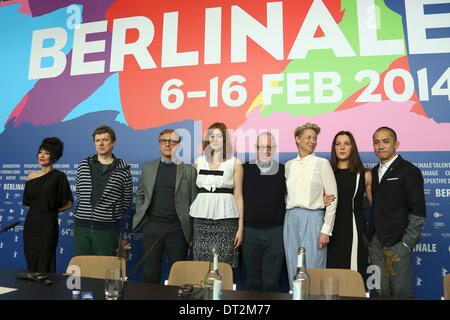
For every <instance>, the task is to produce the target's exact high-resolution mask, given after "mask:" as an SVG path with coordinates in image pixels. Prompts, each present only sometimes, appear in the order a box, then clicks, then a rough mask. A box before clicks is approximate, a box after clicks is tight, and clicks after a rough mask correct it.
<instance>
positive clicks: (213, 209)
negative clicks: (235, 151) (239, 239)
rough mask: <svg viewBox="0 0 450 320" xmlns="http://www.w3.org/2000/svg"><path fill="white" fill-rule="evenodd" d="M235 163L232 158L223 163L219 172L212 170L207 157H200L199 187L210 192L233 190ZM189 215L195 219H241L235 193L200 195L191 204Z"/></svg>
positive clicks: (198, 162)
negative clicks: (219, 189) (220, 189)
mask: <svg viewBox="0 0 450 320" xmlns="http://www.w3.org/2000/svg"><path fill="white" fill-rule="evenodd" d="M234 162H235V158H234V157H231V159H228V160H226V161H224V162H222V163H221V164H220V166H219V168H218V169H217V170H210V168H209V164H208V161H207V160H206V158H205V156H201V157H199V158H198V160H197V182H196V184H197V187H198V188H204V189H206V190H208V191H215V190H216V188H226V189H233V188H234ZM211 171H212V172H211ZM212 173H216V174H212ZM219 173H220V174H219ZM189 215H190V216H191V217H193V218H203V219H212V220H219V219H229V218H239V211H238V208H237V204H236V200H235V198H234V194H233V193H198V194H197V197H196V198H195V200H194V202H193V203H192V204H191V207H190V210H189Z"/></svg>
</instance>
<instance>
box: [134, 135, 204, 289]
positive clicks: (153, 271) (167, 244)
mask: <svg viewBox="0 0 450 320" xmlns="http://www.w3.org/2000/svg"><path fill="white" fill-rule="evenodd" d="M179 146H180V136H179V135H178V134H177V132H176V131H175V130H173V129H166V130H163V131H162V132H161V133H160V135H159V149H160V151H161V158H160V159H157V160H154V161H151V162H148V163H145V164H144V166H143V167H142V173H141V180H140V182H139V186H138V188H137V191H136V214H135V215H134V217H133V231H134V232H136V231H137V230H139V229H141V228H142V233H143V242H142V252H143V254H145V253H146V252H147V251H148V250H149V248H150V247H152V246H153V245H155V246H154V248H153V249H152V251H151V253H150V254H149V256H148V257H147V258H146V260H145V261H144V263H143V278H144V282H151V283H160V274H161V260H162V256H163V253H164V250H166V253H167V257H168V265H169V270H170V268H171V267H172V265H173V264H174V263H175V262H176V261H180V260H185V259H186V254H187V250H188V246H189V243H190V242H191V237H192V222H191V218H190V216H189V207H190V205H191V203H192V202H194V200H195V197H196V196H197V186H196V178H197V173H196V170H195V169H194V167H193V166H192V165H190V164H184V163H183V162H181V161H180V160H179V159H177V158H176V157H175V153H176V151H177V150H178V148H179Z"/></svg>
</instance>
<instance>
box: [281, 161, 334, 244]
mask: <svg viewBox="0 0 450 320" xmlns="http://www.w3.org/2000/svg"><path fill="white" fill-rule="evenodd" d="M285 176H286V188H287V196H286V209H292V208H296V207H298V208H303V209H309V210H318V209H323V208H325V205H324V203H323V193H324V191H325V193H327V194H333V195H334V196H335V197H336V199H335V200H334V201H333V202H332V203H331V205H329V206H328V207H327V208H326V210H325V217H324V222H323V225H322V229H321V233H324V234H327V235H330V236H331V234H332V231H333V226H334V218H335V214H336V207H337V202H338V198H337V196H338V193H337V184H336V179H335V177H334V172H333V169H332V168H331V165H330V163H329V162H328V160H327V159H325V158H321V157H317V156H316V155H315V154H314V153H312V154H310V155H308V156H306V157H304V158H300V156H299V155H298V156H297V157H296V158H295V159H292V160H289V161H288V162H287V163H286V166H285Z"/></svg>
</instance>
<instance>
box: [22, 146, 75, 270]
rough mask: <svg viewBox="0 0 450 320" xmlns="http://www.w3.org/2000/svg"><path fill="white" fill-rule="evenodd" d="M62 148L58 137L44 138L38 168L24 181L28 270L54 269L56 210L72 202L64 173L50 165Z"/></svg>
mask: <svg viewBox="0 0 450 320" xmlns="http://www.w3.org/2000/svg"><path fill="white" fill-rule="evenodd" d="M63 149H64V145H63V143H62V142H61V140H59V139H58V138H56V137H54V138H45V139H44V140H43V141H42V144H41V145H40V147H39V149H38V154H37V158H38V161H39V164H40V166H41V170H39V171H34V172H31V173H30V174H29V176H28V178H27V181H26V183H25V190H24V193H23V201H22V203H23V205H24V206H26V207H27V209H28V213H27V216H26V219H25V225H24V230H23V243H24V252H25V259H26V261H27V264H28V271H35V272H56V246H57V243H58V234H59V232H58V213H59V212H62V211H65V210H68V209H70V208H72V203H73V197H72V192H71V190H70V185H69V182H68V181H67V177H66V175H65V174H64V173H63V172H61V171H59V170H56V169H54V168H53V164H54V163H55V162H56V161H57V160H58V159H59V158H60V157H61V156H62V154H63Z"/></svg>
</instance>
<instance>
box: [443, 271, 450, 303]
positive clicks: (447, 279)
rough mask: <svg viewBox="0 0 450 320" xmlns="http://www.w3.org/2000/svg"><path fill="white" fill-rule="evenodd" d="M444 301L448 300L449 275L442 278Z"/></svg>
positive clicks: (449, 295)
mask: <svg viewBox="0 0 450 320" xmlns="http://www.w3.org/2000/svg"><path fill="white" fill-rule="evenodd" d="M444 299H445V300H450V273H449V274H447V275H446V276H445V277H444Z"/></svg>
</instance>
